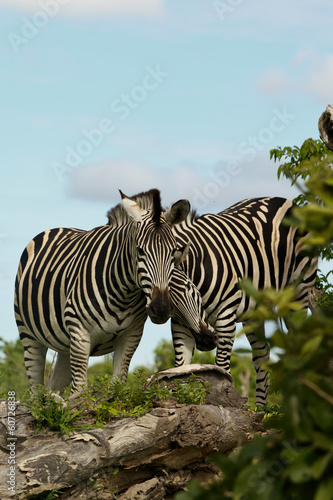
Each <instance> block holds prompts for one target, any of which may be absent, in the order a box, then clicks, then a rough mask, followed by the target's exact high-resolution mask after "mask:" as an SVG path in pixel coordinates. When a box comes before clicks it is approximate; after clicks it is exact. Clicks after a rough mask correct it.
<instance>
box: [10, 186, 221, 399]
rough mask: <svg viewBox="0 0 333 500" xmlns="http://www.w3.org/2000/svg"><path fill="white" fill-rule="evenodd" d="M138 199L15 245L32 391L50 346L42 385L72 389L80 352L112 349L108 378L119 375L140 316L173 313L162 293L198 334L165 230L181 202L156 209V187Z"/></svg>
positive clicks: (83, 359) (182, 211) (81, 381)
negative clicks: (86, 223) (112, 216)
mask: <svg viewBox="0 0 333 500" xmlns="http://www.w3.org/2000/svg"><path fill="white" fill-rule="evenodd" d="M146 196H147V197H149V199H150V200H151V209H149V210H148V209H144V208H142V207H140V206H139V205H138V204H137V203H135V201H133V200H132V199H130V198H128V197H126V196H125V195H123V194H122V211H123V212H124V213H125V214H126V216H127V218H126V220H125V221H122V222H119V221H118V222H119V223H117V224H115V225H113V226H111V225H106V226H100V227H97V228H95V229H92V230H90V231H83V230H80V229H73V228H58V229H51V230H47V231H44V232H43V233H41V234H39V235H38V236H36V237H35V238H34V239H33V240H32V241H30V243H29V244H28V245H27V247H26V249H25V250H24V252H23V254H22V257H21V260H20V264H19V269H18V272H17V279H16V285H15V316H16V322H17V325H18V329H19V333H20V337H21V340H22V343H23V346H24V352H25V354H24V359H25V365H26V369H27V373H28V376H29V379H30V383H31V386H32V388H34V387H35V386H36V385H37V384H43V383H44V366H45V356H46V352H47V349H49V348H50V349H53V350H54V351H56V352H58V357H57V362H56V366H55V369H54V371H53V373H52V375H51V378H50V380H49V383H48V385H49V387H50V388H51V389H62V388H63V387H65V386H67V385H68V384H69V383H70V382H72V389H71V390H72V392H75V391H78V390H80V388H81V387H82V386H83V385H85V384H86V380H87V364H88V358H89V356H99V355H102V354H106V353H109V352H113V351H114V360H113V365H114V376H116V377H122V378H125V377H126V375H127V372H128V367H129V363H130V360H131V358H132V356H133V354H134V352H135V350H136V348H137V346H138V344H139V342H140V339H141V336H142V332H143V327H144V323H145V321H146V318H147V314H149V315H150V316H151V318H152V320H153V321H155V322H156V323H162V322H165V321H166V320H167V319H168V318H169V317H170V315H171V314H174V305H173V303H172V300H171V298H170V295H172V296H177V297H178V300H179V301H180V304H183V308H182V311H180V312H179V313H178V315H179V316H180V317H181V318H183V320H184V323H185V324H186V325H187V326H188V327H189V328H196V329H197V331H200V328H201V326H202V325H201V324H200V321H202V322H204V321H205V316H204V310H203V308H202V304H201V296H200V294H199V293H198V291H197V290H196V289H195V287H194V285H193V284H192V283H191V282H190V280H189V279H188V277H187V276H186V275H185V274H184V273H183V272H182V271H180V270H179V269H176V268H175V267H174V266H175V262H176V263H177V262H179V260H180V258H181V256H182V251H181V250H179V249H178V248H177V245H176V240H175V238H174V236H173V234H172V230H171V227H172V226H173V225H174V224H178V223H180V222H181V221H182V220H183V219H184V217H186V215H187V214H188V211H189V204H188V202H187V201H186V200H180V201H179V202H177V204H175V206H176V208H177V207H178V209H177V210H176V211H173V212H172V211H169V213H168V214H165V215H163V214H162V213H161V206H160V194H159V192H158V191H157V190H152V191H150V192H148V193H146ZM117 211H119V207H116V208H115V212H117ZM176 257H177V258H176ZM170 287H171V288H172V292H171V293H170V295H169V290H170ZM204 326H205V324H204ZM206 329H207V332H211V331H212V330H213V329H212V328H211V327H207V325H206Z"/></svg>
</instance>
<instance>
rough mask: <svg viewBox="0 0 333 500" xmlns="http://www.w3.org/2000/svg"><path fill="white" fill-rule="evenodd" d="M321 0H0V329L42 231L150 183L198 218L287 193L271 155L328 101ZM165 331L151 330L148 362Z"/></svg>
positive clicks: (141, 353) (332, 76)
mask: <svg viewBox="0 0 333 500" xmlns="http://www.w3.org/2000/svg"><path fill="white" fill-rule="evenodd" d="M332 13H333V10H332V4H331V2H330V1H329V0H319V1H318V0H305V1H304V0H302V1H301V0H294V1H293V2H290V1H286V0H281V1H280V2H264V1H263V0H253V1H252V2H245V1H242V0H225V1H222V0H221V1H199V0H191V2H190V1H185V0H169V1H168V0H140V2H138V1H137V0H123V1H121V0H109V1H107V0H96V1H94V2H88V1H87V0H80V1H79V0H38V1H32V0H0V30H1V31H0V35H1V36H0V56H1V59H0V60H1V64H0V70H1V83H2V91H1V95H0V103H1V108H0V109H1V120H0V127H1V131H0V132H1V138H2V141H1V163H0V169H1V184H0V190H1V198H0V199H1V212H0V252H1V253H0V297H1V301H0V314H1V331H0V336H1V337H3V338H4V339H6V340H15V339H16V338H17V330H16V325H15V322H14V316H13V305H12V304H13V285H14V280H15V274H16V269H17V265H18V262H19V259H20V255H21V253H22V251H23V249H24V247H25V246H26V244H27V243H28V242H29V240H30V239H31V238H33V237H34V236H35V235H36V234H38V233H39V232H40V231H43V230H45V229H48V228H51V227H59V226H72V227H80V228H83V229H90V228H92V227H95V226H98V225H101V224H103V223H104V222H105V221H106V218H105V213H106V211H107V210H108V209H109V208H110V207H111V206H113V205H115V204H116V203H118V201H119V194H118V191H117V188H118V187H119V188H121V189H122V190H123V191H124V192H125V193H126V194H128V195H132V194H135V193H137V192H139V191H142V190H146V189H150V188H152V187H157V188H159V189H160V190H161V193H162V199H163V202H164V204H165V205H167V204H169V203H170V202H173V201H176V200H177V199H179V198H188V199H189V200H190V202H191V204H192V206H193V208H197V209H198V211H199V212H200V213H204V212H209V211H213V212H218V211H220V210H222V209H223V208H226V207H228V206H229V205H231V204H232V203H235V202H237V201H239V200H241V199H243V198H246V197H251V196H266V195H279V196H286V197H293V196H294V195H295V194H296V191H295V190H293V189H291V188H290V187H289V183H288V182H286V181H279V182H278V181H277V178H276V169H277V165H275V164H274V163H273V162H270V161H269V150H270V149H272V148H274V147H277V146H286V145H289V146H291V145H295V144H296V145H301V144H302V142H303V141H304V140H305V139H307V138H308V137H313V138H318V129H317V122H318V118H319V116H320V115H321V113H322V112H323V111H324V109H325V108H326V105H327V104H329V103H332V100H333V50H332V47H333V44H332V42H333V30H332V23H333V14H332ZM161 338H168V339H169V338H170V332H169V326H168V325H164V326H152V325H151V324H149V323H148V324H147V327H146V329H145V333H144V338H143V341H142V343H141V344H140V346H139V349H138V352H137V353H136V355H135V358H134V360H133V364H132V367H133V366H134V365H135V364H147V363H152V360H153V355H152V352H153V349H154V348H155V347H156V345H157V343H158V342H159V340H160V339H161Z"/></svg>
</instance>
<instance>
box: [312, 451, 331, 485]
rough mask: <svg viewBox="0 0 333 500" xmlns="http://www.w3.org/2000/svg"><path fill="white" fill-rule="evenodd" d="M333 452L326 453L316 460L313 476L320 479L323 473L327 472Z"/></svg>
mask: <svg viewBox="0 0 333 500" xmlns="http://www.w3.org/2000/svg"><path fill="white" fill-rule="evenodd" d="M332 456H333V452H331V453H326V455H324V456H323V457H320V458H319V459H318V460H316V461H315V462H314V464H313V466H312V472H313V477H314V478H315V479H320V478H321V476H322V475H323V473H324V472H325V470H326V468H327V466H328V464H329V463H330V461H331V460H332Z"/></svg>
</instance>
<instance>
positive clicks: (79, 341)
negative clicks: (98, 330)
mask: <svg viewBox="0 0 333 500" xmlns="http://www.w3.org/2000/svg"><path fill="white" fill-rule="evenodd" d="M70 337H71V344H70V367H71V376H72V387H71V393H74V392H80V391H81V389H83V387H84V386H86V385H87V371H88V361H89V356H90V351H91V342H90V335H89V334H88V333H87V332H86V331H85V330H83V329H82V330H81V329H80V330H78V329H77V328H76V329H75V331H74V330H73V331H71V332H70Z"/></svg>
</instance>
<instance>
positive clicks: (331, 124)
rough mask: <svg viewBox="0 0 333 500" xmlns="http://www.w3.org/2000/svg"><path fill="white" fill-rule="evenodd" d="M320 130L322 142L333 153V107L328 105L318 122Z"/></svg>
mask: <svg viewBox="0 0 333 500" xmlns="http://www.w3.org/2000/svg"><path fill="white" fill-rule="evenodd" d="M318 129H319V134H320V137H321V140H322V141H323V142H324V144H325V145H326V146H327V147H328V149H330V150H331V151H333V105H332V104H328V106H327V108H326V110H325V111H324V112H323V113H322V115H321V116H320V118H319V121H318Z"/></svg>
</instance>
